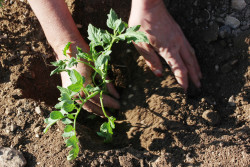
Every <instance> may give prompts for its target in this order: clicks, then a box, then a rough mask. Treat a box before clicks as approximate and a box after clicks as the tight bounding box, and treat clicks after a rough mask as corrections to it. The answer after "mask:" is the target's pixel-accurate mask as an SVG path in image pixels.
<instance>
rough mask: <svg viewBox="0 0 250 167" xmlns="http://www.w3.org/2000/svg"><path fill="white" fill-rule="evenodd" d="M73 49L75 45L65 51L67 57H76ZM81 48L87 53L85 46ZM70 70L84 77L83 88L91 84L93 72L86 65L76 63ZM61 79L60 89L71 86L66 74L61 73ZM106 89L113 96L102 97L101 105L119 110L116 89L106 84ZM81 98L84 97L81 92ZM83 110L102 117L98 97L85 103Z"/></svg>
mask: <svg viewBox="0 0 250 167" xmlns="http://www.w3.org/2000/svg"><path fill="white" fill-rule="evenodd" d="M74 48H76V44H71V45H70V49H69V50H68V51H67V55H68V56H70V57H71V56H72V55H76V49H74ZM81 48H82V49H83V51H85V52H88V51H89V48H88V46H87V45H86V46H85V47H84V46H82V47H81ZM83 61H84V60H83ZM72 68H74V69H75V70H77V71H78V72H79V73H80V74H81V75H82V76H84V77H85V80H86V81H85V83H84V85H85V86H86V85H87V84H92V78H91V75H92V73H93V70H92V69H91V68H90V67H89V66H87V65H85V64H83V63H78V65H77V67H75V66H74V67H72ZM61 78H62V87H68V86H69V85H71V81H70V78H69V76H68V74H67V73H66V72H62V73H61ZM107 89H108V91H109V93H110V95H111V96H113V97H111V96H108V95H103V104H104V106H105V107H108V108H113V109H119V108H120V104H119V102H118V101H117V100H116V99H118V98H119V97H120V96H119V94H118V92H117V91H116V89H115V87H114V86H113V84H112V83H108V84H107ZM81 96H82V97H84V93H83V92H81ZM78 102H80V101H78ZM83 109H85V110H87V111H88V112H91V113H94V114H96V115H99V116H102V117H104V114H103V111H102V109H101V104H100V96H99V95H96V96H95V97H93V98H92V99H90V100H89V101H87V102H86V103H85V105H83ZM107 113H108V112H107Z"/></svg>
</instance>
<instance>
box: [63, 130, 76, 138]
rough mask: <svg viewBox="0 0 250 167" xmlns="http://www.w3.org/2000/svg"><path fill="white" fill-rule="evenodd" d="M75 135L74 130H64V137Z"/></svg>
mask: <svg viewBox="0 0 250 167" xmlns="http://www.w3.org/2000/svg"><path fill="white" fill-rule="evenodd" d="M74 135H75V132H74V131H70V132H64V133H63V134H62V137H65V138H66V137H72V136H74Z"/></svg>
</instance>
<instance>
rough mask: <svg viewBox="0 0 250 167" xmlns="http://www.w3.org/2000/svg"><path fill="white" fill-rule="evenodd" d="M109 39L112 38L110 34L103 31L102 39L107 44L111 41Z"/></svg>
mask: <svg viewBox="0 0 250 167" xmlns="http://www.w3.org/2000/svg"><path fill="white" fill-rule="evenodd" d="M111 40H112V38H111V36H110V35H109V33H108V32H107V33H105V32H103V33H102V41H103V42H104V43H107V44H109V43H110V42H111Z"/></svg>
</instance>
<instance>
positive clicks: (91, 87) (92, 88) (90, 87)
mask: <svg viewBox="0 0 250 167" xmlns="http://www.w3.org/2000/svg"><path fill="white" fill-rule="evenodd" d="M85 89H86V90H87V91H88V92H96V91H100V88H99V87H98V86H96V87H93V86H92V85H87V86H86V87H85Z"/></svg>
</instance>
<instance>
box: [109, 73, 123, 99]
mask: <svg viewBox="0 0 250 167" xmlns="http://www.w3.org/2000/svg"><path fill="white" fill-rule="evenodd" d="M107 80H109V77H107ZM106 86H107V89H108V92H109V93H110V94H111V95H112V96H113V97H115V98H117V99H119V98H120V95H119V93H118V92H117V90H116V88H115V87H114V85H113V84H112V83H111V82H110V83H107V84H106Z"/></svg>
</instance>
